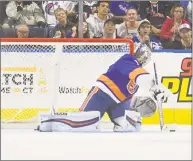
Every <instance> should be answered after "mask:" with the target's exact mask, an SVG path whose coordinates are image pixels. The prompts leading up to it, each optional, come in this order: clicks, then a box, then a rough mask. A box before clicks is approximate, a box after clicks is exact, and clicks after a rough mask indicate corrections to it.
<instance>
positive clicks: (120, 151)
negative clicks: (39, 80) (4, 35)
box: [1, 126, 191, 160]
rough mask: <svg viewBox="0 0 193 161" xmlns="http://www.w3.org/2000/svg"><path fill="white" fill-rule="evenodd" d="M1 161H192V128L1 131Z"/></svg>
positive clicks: (151, 127) (153, 127) (146, 127)
mask: <svg viewBox="0 0 193 161" xmlns="http://www.w3.org/2000/svg"><path fill="white" fill-rule="evenodd" d="M1 134H2V136H1V155H2V156H1V159H2V160H5V159H9V160H14V159H17V160H29V159H30V160H32V159H45V160H65V159H69V160H70V159H73V160H75V159H82V160H91V159H111V160H115V159H116V160H120V159H127V160H136V159H140V160H153V159H156V160H157V159H159V160H166V159H167V160H190V159H191V126H178V127H177V131H176V132H160V130H159V126H156V127H155V126H143V129H142V132H139V133H113V132H111V131H104V132H101V133H72V132H67V133H40V132H37V131H33V130H11V129H2V130H1Z"/></svg>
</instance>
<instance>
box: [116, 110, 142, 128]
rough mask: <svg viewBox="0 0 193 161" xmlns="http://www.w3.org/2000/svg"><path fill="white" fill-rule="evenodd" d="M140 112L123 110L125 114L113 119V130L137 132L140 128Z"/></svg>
mask: <svg viewBox="0 0 193 161" xmlns="http://www.w3.org/2000/svg"><path fill="white" fill-rule="evenodd" d="M141 122H142V121H141V117H140V113H139V112H136V111H130V110H125V115H124V116H121V117H118V118H116V119H114V124H115V125H114V129H113V130H114V131H115V132H138V131H140V130H141Z"/></svg>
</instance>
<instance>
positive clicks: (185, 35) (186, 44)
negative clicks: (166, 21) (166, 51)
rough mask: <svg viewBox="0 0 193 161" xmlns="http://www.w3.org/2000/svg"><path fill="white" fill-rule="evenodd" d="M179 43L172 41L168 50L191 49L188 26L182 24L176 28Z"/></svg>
mask: <svg viewBox="0 0 193 161" xmlns="http://www.w3.org/2000/svg"><path fill="white" fill-rule="evenodd" d="M178 32H179V35H180V38H181V39H180V41H178V40H175V41H173V42H172V43H171V44H170V46H169V47H168V48H170V49H192V35H191V28H190V25H189V24H182V25H180V26H179V28H178Z"/></svg>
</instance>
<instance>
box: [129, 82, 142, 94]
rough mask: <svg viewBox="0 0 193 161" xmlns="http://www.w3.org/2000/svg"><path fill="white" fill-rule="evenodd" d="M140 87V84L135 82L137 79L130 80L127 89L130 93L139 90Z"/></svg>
mask: <svg viewBox="0 0 193 161" xmlns="http://www.w3.org/2000/svg"><path fill="white" fill-rule="evenodd" d="M138 87H139V86H138V85H137V84H136V83H135V80H130V81H129V83H128V84H127V90H128V92H129V93H130V94H134V93H135V92H136V91H137V89H138Z"/></svg>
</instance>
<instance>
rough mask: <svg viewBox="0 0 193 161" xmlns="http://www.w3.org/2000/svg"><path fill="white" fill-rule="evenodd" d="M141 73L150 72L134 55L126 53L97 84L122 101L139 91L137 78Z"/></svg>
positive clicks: (115, 98)
mask: <svg viewBox="0 0 193 161" xmlns="http://www.w3.org/2000/svg"><path fill="white" fill-rule="evenodd" d="M141 74H149V73H148V72H147V71H146V70H145V69H143V68H142V67H141V65H140V64H139V62H138V61H137V59H136V57H135V56H134V55H131V54H125V55H123V56H122V57H121V58H120V59H119V60H118V61H116V62H115V63H114V64H113V65H111V66H110V67H109V69H108V71H107V72H106V73H104V74H102V75H101V76H100V77H99V78H98V79H97V85H96V86H98V87H99V88H100V89H101V90H102V91H104V92H105V93H107V94H108V95H109V96H111V97H112V98H113V99H114V100H115V101H116V102H117V103H118V102H122V101H124V100H125V99H126V98H131V97H132V95H133V94H134V93H135V92H136V91H137V89H138V85H137V84H136V78H137V77H138V76H139V75H141Z"/></svg>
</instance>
